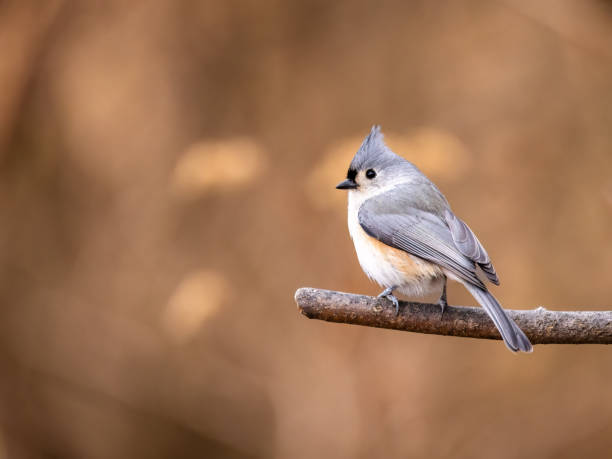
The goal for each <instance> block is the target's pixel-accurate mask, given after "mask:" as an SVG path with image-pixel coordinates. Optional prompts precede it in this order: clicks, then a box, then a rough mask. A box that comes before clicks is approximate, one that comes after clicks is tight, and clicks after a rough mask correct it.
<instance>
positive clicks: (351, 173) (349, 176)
mask: <svg viewBox="0 0 612 459" xmlns="http://www.w3.org/2000/svg"><path fill="white" fill-rule="evenodd" d="M355 177H357V171H356V170H355V169H352V168H351V169H349V170H348V172H347V173H346V178H347V179H349V180H352V181H353V182H354V181H355Z"/></svg>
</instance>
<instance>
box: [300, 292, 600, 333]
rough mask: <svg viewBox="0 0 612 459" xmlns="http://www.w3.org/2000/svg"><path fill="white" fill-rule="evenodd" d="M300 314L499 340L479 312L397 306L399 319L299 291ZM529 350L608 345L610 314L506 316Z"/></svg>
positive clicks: (389, 312)
mask: <svg viewBox="0 0 612 459" xmlns="http://www.w3.org/2000/svg"><path fill="white" fill-rule="evenodd" d="M295 301H296V302H297V304H298V309H299V310H300V312H301V313H302V314H303V315H305V316H306V317H308V318H309V319H319V320H326V321H328V322H338V323H345V324H354V325H365V326H368V327H378V328H389V329H393V330H403V331H411V332H418V333H429V334H435V335H447V336H464V337H469V338H480V339H501V337H500V335H499V332H498V331H497V329H496V328H495V326H494V325H493V322H492V321H491V319H490V318H489V316H487V314H486V313H485V311H484V310H483V309H482V308H479V307H467V306H466V307H463V306H458V307H457V306H448V307H447V308H446V310H445V311H444V315H442V314H441V309H440V306H439V305H437V304H427V303H413V302H406V301H400V309H399V315H397V316H396V315H395V310H394V308H393V306H392V305H391V303H390V302H389V301H388V300H386V299H378V298H374V297H369V296H363V295H353V294H350V293H342V292H334V291H330V290H320V289H315V288H300V289H298V290H297V291H296V292H295ZM507 311H508V314H509V315H510V317H512V319H514V321H515V322H516V323H517V325H518V326H519V327H520V328H521V329H522V330H523V331H524V332H525V334H526V335H527V336H528V337H529V340H530V341H531V343H532V344H555V343H558V344H612V311H550V310H548V309H545V308H543V307H539V308H537V309H531V310H520V311H517V310H507Z"/></svg>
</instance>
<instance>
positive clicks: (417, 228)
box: [336, 126, 533, 352]
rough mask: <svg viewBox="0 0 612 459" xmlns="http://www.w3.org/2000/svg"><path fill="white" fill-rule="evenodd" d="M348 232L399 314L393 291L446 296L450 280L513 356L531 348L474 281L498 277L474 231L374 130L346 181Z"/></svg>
mask: <svg viewBox="0 0 612 459" xmlns="http://www.w3.org/2000/svg"><path fill="white" fill-rule="evenodd" d="M336 188H338V189H341V190H349V193H348V226H349V232H350V234H351V238H352V239H353V243H354V244H355V251H356V252H357V258H358V259H359V264H360V265H361V268H362V269H363V270H364V272H365V273H366V274H367V275H368V277H369V278H370V279H372V280H374V281H376V282H377V283H378V284H380V285H381V286H382V287H384V290H383V292H382V293H381V294H380V295H378V296H379V298H380V297H385V298H387V299H389V300H390V301H391V302H392V303H393V304H394V305H395V310H396V313H397V311H398V309H399V303H398V300H397V298H395V296H394V295H393V291H394V290H399V291H400V292H401V293H403V294H405V295H409V296H423V295H426V294H428V293H430V292H434V291H440V289H441V290H442V294H441V296H440V300H439V302H438V303H439V304H440V306H441V307H442V312H443V313H444V308H445V307H446V304H447V303H446V280H447V278H451V279H453V280H455V281H457V282H461V283H462V284H463V285H464V286H465V288H467V289H468V291H469V292H470V293H471V294H472V295H473V296H474V298H475V299H476V301H478V303H480V305H481V306H482V307H483V308H484V309H485V311H486V312H487V314H488V315H489V316H490V317H491V319H492V320H493V322H494V323H495V326H496V327H497V329H498V330H499V332H500V333H501V336H502V338H503V340H504V343H506V346H507V347H508V348H509V349H510V350H511V351H513V352H517V351H523V352H531V351H532V350H533V348H532V347H531V343H530V342H529V339H528V338H527V337H526V336H525V334H524V333H523V331H522V330H521V329H520V328H519V327H518V326H517V325H516V324H515V323H514V321H513V320H512V319H510V317H508V315H507V314H506V312H505V311H504V309H503V308H502V307H501V305H500V304H499V303H498V302H497V300H496V299H495V298H494V297H493V295H491V293H489V291H488V290H487V287H486V286H485V284H484V283H483V282H482V280H480V278H479V277H478V276H477V275H476V270H477V268H480V269H481V270H482V272H483V273H484V275H485V276H486V277H487V279H488V280H489V281H491V282H492V283H494V284H496V285H499V279H498V277H497V274H496V272H495V269H494V268H493V265H492V263H491V259H490V258H489V255H488V254H487V252H486V251H485V249H484V247H483V246H482V245H481V244H480V241H479V240H478V238H476V235H475V234H474V233H473V232H472V230H470V228H469V227H468V226H467V225H466V224H465V223H464V222H463V221H461V220H460V219H459V218H457V217H456V216H455V214H453V212H452V211H451V209H450V206H449V204H448V202H447V201H446V198H445V197H444V195H443V194H442V193H441V192H440V190H438V188H437V187H436V186H435V185H434V184H433V183H432V182H431V181H430V180H429V179H428V178H427V177H425V175H423V173H422V172H421V171H420V170H418V169H417V168H416V166H415V165H414V164H412V163H410V162H409V161H407V160H405V159H404V158H402V157H400V156H398V155H396V154H395V153H393V152H392V151H391V150H390V149H389V148H388V147H387V146H386V145H385V143H384V140H383V135H382V134H381V132H380V126H374V127H373V128H372V130H371V132H370V134H369V135H368V136H367V137H366V138H365V140H364V141H363V143H362V145H361V147H360V148H359V150H358V151H357V153H356V154H355V156H354V157H353V160H352V161H351V164H350V166H349V170H348V173H347V176H346V180H344V181H343V182H341V183H340V184H338V186H337V187H336Z"/></svg>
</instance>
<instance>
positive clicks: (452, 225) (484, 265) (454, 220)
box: [444, 209, 499, 285]
mask: <svg viewBox="0 0 612 459" xmlns="http://www.w3.org/2000/svg"><path fill="white" fill-rule="evenodd" d="M444 219H445V220H446V223H447V225H448V228H449V229H450V233H451V236H452V238H453V241H454V242H455V246H456V247H457V248H458V249H459V251H460V252H461V253H462V254H463V255H465V256H466V257H468V258H469V259H470V260H473V261H474V263H477V264H478V266H480V268H481V269H482V270H483V271H484V273H485V274H486V276H487V278H488V279H489V280H490V281H491V282H493V283H494V284H495V285H499V278H498V277H497V273H496V272H495V268H493V264H492V263H491V259H490V258H489V255H488V254H487V251H486V250H485V249H484V247H483V246H482V244H481V243H480V241H479V240H478V238H477V237H476V235H475V234H474V233H473V232H472V230H471V229H470V227H469V226H467V225H466V224H465V222H463V221H462V220H461V219H459V218H458V217H457V216H456V215H455V214H453V213H452V212H451V211H450V210H449V209H446V210H445V211H444Z"/></svg>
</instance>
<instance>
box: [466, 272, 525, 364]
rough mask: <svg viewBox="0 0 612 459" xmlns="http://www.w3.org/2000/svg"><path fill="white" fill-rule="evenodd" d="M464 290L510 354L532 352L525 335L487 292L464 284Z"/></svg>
mask: <svg viewBox="0 0 612 459" xmlns="http://www.w3.org/2000/svg"><path fill="white" fill-rule="evenodd" d="M464 285H465V288H467V289H468V291H469V292H470V293H471V294H472V296H473V297H474V298H475V299H476V301H478V303H480V305H481V306H482V307H483V308H484V310H485V311H486V312H487V314H488V315H489V317H491V320H493V323H494V324H495V327H497V329H498V330H499V333H500V334H501V336H502V339H503V340H504V343H505V344H506V346H507V347H508V349H510V350H511V351H512V352H517V351H522V352H532V351H533V347H532V346H531V343H530V342H529V339H528V338H527V336H525V333H523V331H522V330H521V329H520V328H519V327H518V325H516V324H515V323H514V321H513V320H512V319H511V318H510V317H508V314H507V313H506V311H504V309H503V308H502V307H501V305H500V304H499V302H498V301H497V300H496V299H495V297H494V296H493V295H491V293H490V292H488V291H487V290H483V289H481V288H478V287H476V286H473V285H469V284H464Z"/></svg>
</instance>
